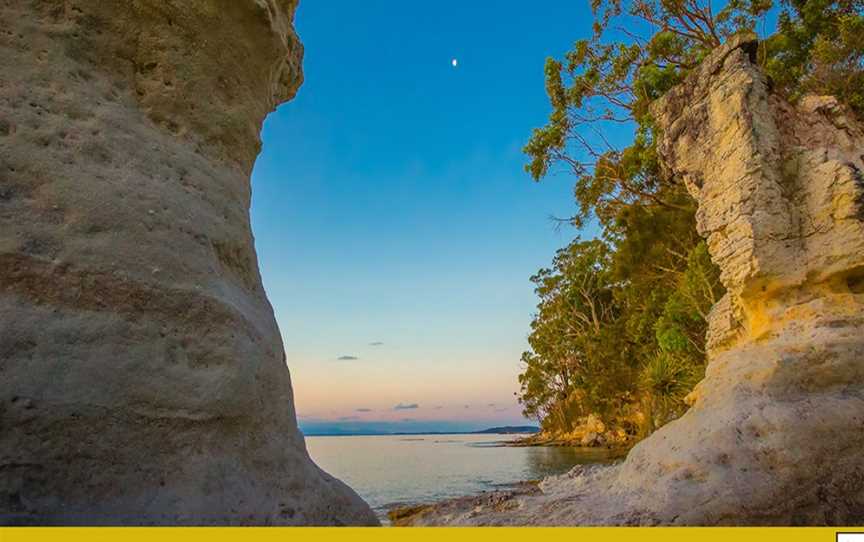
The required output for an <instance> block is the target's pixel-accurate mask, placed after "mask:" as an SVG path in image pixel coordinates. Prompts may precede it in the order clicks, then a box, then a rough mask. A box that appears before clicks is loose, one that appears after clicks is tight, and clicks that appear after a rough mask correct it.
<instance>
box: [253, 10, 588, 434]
mask: <svg viewBox="0 0 864 542" xmlns="http://www.w3.org/2000/svg"><path fill="white" fill-rule="evenodd" d="M590 24H591V17H590V12H589V10H588V7H587V2H584V3H583V2H579V1H572V0H560V1H546V2H542V3H539V4H534V5H532V6H531V8H530V9H526V4H525V2H524V1H511V0H507V1H495V2H493V1H491V0H490V1H482V2H480V1H478V2H464V1H455V0H453V1H448V0H444V1H438V2H434V3H431V4H430V3H428V2H425V3H420V2H398V1H395V0H387V1H383V0H378V1H375V0H367V1H363V2H354V1H340V2H337V1H329V2H327V1H321V0H306V1H304V2H301V5H300V8H299V10H298V13H297V18H296V26H297V30H298V33H299V34H300V37H301V39H302V40H303V43H304V44H305V47H306V56H305V60H304V69H305V77H306V81H305V83H304V85H303V87H302V88H301V89H300V92H299V94H298V96H297V98H296V99H295V100H294V101H292V102H290V103H288V104H284V105H282V106H281V107H280V108H279V110H278V111H277V112H275V113H273V114H272V115H270V117H269V118H268V119H267V121H266V123H265V126H264V132H263V140H264V149H263V153H262V155H261V157H260V158H259V160H258V162H257V165H256V167H255V171H254V174H253V205H252V219H253V228H254V233H255V238H256V247H257V250H258V254H259V258H260V263H261V271H262V274H263V278H264V285H265V287H266V289H267V293H268V295H269V297H270V300H271V302H272V304H273V307H274V309H275V311H276V317H277V320H278V322H279V325H280V328H281V330H282V335H283V338H284V342H285V350H286V354H287V358H288V365H289V368H290V369H291V373H292V378H293V381H294V391H295V397H296V405H297V411H298V416H299V418H300V421H301V426H302V427H304V428H306V429H307V430H308V429H309V428H311V427H323V426H324V425H327V424H330V425H331V426H334V427H335V426H341V427H343V428H344V427H346V426H350V427H355V428H358V427H372V426H373V425H374V426H375V427H382V424H381V423H380V422H386V423H385V425H386V424H390V425H387V427H395V428H398V429H399V430H414V429H417V430H438V429H440V430H445V429H472V428H479V427H482V426H487V425H491V424H505V423H506V424H512V423H524V422H525V420H524V419H523V418H522V417H521V415H520V408H519V406H518V404H517V402H516V398H515V397H514V392H515V391H516V390H517V389H518V384H517V381H516V376H517V374H518V373H519V371H520V364H519V357H520V354H521V352H522V351H523V350H525V349H526V348H527V342H526V337H527V333H528V329H529V322H530V319H531V315H532V313H533V312H534V309H535V304H536V299H535V297H534V294H533V288H532V284H531V283H530V281H529V277H530V276H531V275H532V274H533V273H534V272H536V271H537V270H538V269H539V268H540V267H543V266H546V265H548V264H549V262H550V261H551V259H552V257H553V255H554V252H555V250H556V249H558V248H559V247H562V246H564V245H565V244H567V243H568V242H569V241H570V239H572V238H573V236H575V234H576V232H575V231H574V230H572V229H568V228H564V229H562V230H560V231H557V230H556V227H555V224H554V223H553V222H552V221H551V220H550V215H556V216H568V215H569V214H571V213H572V210H573V199H572V195H571V190H572V182H573V181H572V179H571V178H568V177H567V176H564V175H562V176H558V177H552V178H549V179H547V180H545V181H544V182H543V183H540V184H537V183H534V182H532V181H531V179H530V178H529V177H528V175H527V174H526V173H524V171H523V169H522V168H523V165H524V163H525V157H524V155H523V154H522V153H521V148H522V146H523V145H524V143H525V142H526V141H527V139H528V137H529V135H530V133H531V129H532V128H534V127H537V126H541V125H542V124H544V123H545V120H546V117H547V114H548V110H549V109H548V103H547V98H546V95H545V92H544V88H543V64H544V60H545V58H546V57H547V56H550V55H552V56H560V55H561V54H562V53H564V52H565V51H567V50H568V49H569V48H570V46H571V45H572V43H573V42H574V41H575V40H576V39H578V38H581V37H585V36H588V33H589V32H590ZM453 58H457V59H458V61H459V64H458V67H456V68H453V67H452V66H451V59H453ZM340 358H343V359H340ZM355 358H356V359H355ZM397 405H401V406H400V407H397ZM364 424H365V425H364ZM376 424H377V425H376Z"/></svg>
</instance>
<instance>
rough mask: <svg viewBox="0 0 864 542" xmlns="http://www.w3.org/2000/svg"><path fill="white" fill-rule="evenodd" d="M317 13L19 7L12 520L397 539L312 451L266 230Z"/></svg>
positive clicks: (2, 389)
mask: <svg viewBox="0 0 864 542" xmlns="http://www.w3.org/2000/svg"><path fill="white" fill-rule="evenodd" d="M295 4H296V0H135V1H129V0H0V523H2V524H28V523H38V524H57V523H66V524H78V523H85V524H129V523H131V524H372V523H377V522H376V520H375V517H374V515H373V514H372V512H371V511H370V509H369V508H368V506H366V504H365V503H363V502H362V500H361V499H360V498H359V497H357V495H356V494H355V493H354V492H353V491H352V490H350V489H349V488H348V487H347V486H345V485H344V484H342V483H341V482H339V481H338V480H336V479H334V478H332V477H330V476H329V475H327V474H326V473H324V472H322V471H321V470H320V469H318V468H317V467H316V466H315V465H314V464H313V463H312V461H311V460H310V459H309V457H308V454H307V453H306V449H305V445H304V442H303V438H302V435H301V434H300V433H299V431H298V429H297V425H296V420H295V413H294V406H293V398H292V394H291V382H290V377H289V374H288V369H287V367H286V365H285V359H284V354H283V348H282V343H281V339H280V335H279V332H278V329H277V327H276V322H275V320H274V318H273V312H272V309H271V307H270V305H269V303H268V301H267V299H266V297H265V294H264V290H263V288H262V286H261V280H260V276H259V273H258V265H257V260H256V256H255V252H254V248H253V241H252V234H251V230H250V224H249V203H250V186H249V174H250V172H251V169H252V165H253V162H254V159H255V157H256V155H257V153H258V150H259V147H260V142H259V139H258V133H259V129H260V125H261V122H262V121H263V119H264V117H265V115H266V114H267V113H268V112H270V111H272V110H273V109H274V108H275V107H276V105H278V104H279V103H281V102H283V101H285V100H288V99H290V98H291V97H292V96H293V95H294V93H295V92H296V90H297V88H298V87H299V85H300V83H301V79H302V74H301V66H300V63H301V58H302V46H301V45H300V43H299V40H298V39H297V37H296V35H295V33H294V30H293V26H292V17H293V13H294V9H295V7H296V6H295Z"/></svg>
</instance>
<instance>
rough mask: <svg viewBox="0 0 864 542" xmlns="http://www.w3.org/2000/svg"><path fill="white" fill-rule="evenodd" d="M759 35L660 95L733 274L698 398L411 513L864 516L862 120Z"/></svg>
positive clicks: (667, 129)
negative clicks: (526, 484) (584, 451)
mask: <svg viewBox="0 0 864 542" xmlns="http://www.w3.org/2000/svg"><path fill="white" fill-rule="evenodd" d="M755 47H756V42H755V39H754V38H753V37H751V36H741V37H738V38H735V39H733V40H732V41H730V42H729V43H727V44H726V45H725V46H724V47H722V48H720V49H718V50H717V51H715V52H714V53H713V54H712V55H711V56H710V57H709V58H708V59H707V60H706V61H705V62H704V64H703V65H702V66H701V68H700V69H699V70H698V72H697V73H694V74H693V75H692V76H691V77H690V78H689V79H688V80H687V81H686V82H685V83H684V84H682V85H681V86H680V87H678V88H676V89H674V90H673V91H671V92H670V93H669V94H668V95H667V96H666V97H664V99H663V100H662V101H660V102H659V103H657V104H655V107H654V110H653V112H654V116H655V118H656V120H657V122H658V125H659V126H661V127H662V128H663V134H664V135H663V139H662V141H660V142H659V145H658V150H659V152H660V155H661V158H662V161H663V163H664V166H665V168H666V169H667V170H668V172H669V173H670V174H673V175H677V176H678V177H679V178H681V179H682V180H683V181H684V182H686V183H687V186H688V189H689V190H690V192H691V193H692V195H693V196H694V198H696V200H697V201H698V203H699V211H698V214H697V221H698V228H699V231H700V232H701V233H702V234H703V235H704V236H706V237H707V239H708V244H709V249H710V252H711V256H712V259H713V260H714V261H715V262H716V263H717V264H718V265H719V266H720V268H721V271H722V275H721V279H722V281H723V283H724V285H725V286H726V288H727V290H728V294H727V296H726V297H725V298H724V299H723V300H722V301H721V302H720V303H718V305H717V306H716V307H715V308H714V310H713V311H712V313H711V317H710V331H709V337H708V339H709V365H708V369H707V374H706V377H705V379H704V380H703V381H702V382H701V383H700V384H699V385H698V386H697V388H696V390H695V391H694V392H693V394H692V395H691V396H690V400H691V402H692V407H691V409H690V410H689V411H688V412H687V414H686V415H684V416H682V417H681V418H680V419H678V420H676V421H674V422H672V423H670V424H668V425H666V426H665V427H663V428H662V429H661V430H660V431H658V432H657V433H655V434H654V435H652V436H651V437H649V438H648V439H646V440H644V441H643V442H641V443H639V444H638V445H637V446H636V447H635V448H633V450H632V451H631V452H630V454H629V455H628V457H627V459H626V460H625V461H624V462H623V463H621V464H620V465H617V466H614V467H609V468H606V467H595V468H577V469H574V471H572V472H571V473H570V474H568V475H565V476H561V477H557V478H551V479H548V480H546V481H544V482H543V483H542V484H541V486H540V487H541V490H542V494H541V495H533V496H531V495H528V496H513V497H508V498H504V499H501V498H497V499H489V498H478V499H474V500H472V501H471V502H470V503H469V504H467V505H466V504H465V503H460V502H458V501H454V502H450V503H444V504H442V505H439V506H437V507H432V508H429V509H426V510H424V511H422V512H421V513H420V514H418V515H417V516H415V518H414V519H413V524H447V523H449V524H541V525H542V524H571V525H572V524H583V525H584V524H676V525H677V524H689V525H718V524H720V525H722V524H731V525H745V524H756V525H759V524H766V525H799V524H807V525H824V524H829V525H844V524H845V525H852V524H860V523H862V522H864V455H862V453H861V450H862V449H864V174H862V172H864V129H862V125H861V123H860V122H858V121H857V120H856V119H855V118H853V116H852V115H851V114H850V113H849V112H848V111H847V110H846V109H845V108H843V107H842V106H841V105H839V104H838V103H837V102H836V100H834V99H833V98H828V97H810V98H806V99H804V100H802V101H801V103H800V104H797V105H795V106H793V105H790V104H788V103H786V102H784V101H783V100H781V99H779V98H778V97H776V96H774V95H772V94H771V92H770V88H769V82H768V81H767V80H766V78H765V76H764V75H763V74H762V73H761V71H760V70H759V69H758V67H757V66H756V65H755V64H754V63H753V60H752V57H753V56H754V53H755ZM490 501H491V502H490Z"/></svg>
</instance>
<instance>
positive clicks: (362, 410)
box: [354, 408, 373, 412]
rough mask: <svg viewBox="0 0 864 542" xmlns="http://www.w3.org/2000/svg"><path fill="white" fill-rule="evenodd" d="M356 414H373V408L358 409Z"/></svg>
mask: <svg viewBox="0 0 864 542" xmlns="http://www.w3.org/2000/svg"><path fill="white" fill-rule="evenodd" d="M354 412H373V410H372V409H371V408H358V409H357V410H355V411H354Z"/></svg>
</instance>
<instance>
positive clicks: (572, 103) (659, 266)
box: [519, 0, 864, 445]
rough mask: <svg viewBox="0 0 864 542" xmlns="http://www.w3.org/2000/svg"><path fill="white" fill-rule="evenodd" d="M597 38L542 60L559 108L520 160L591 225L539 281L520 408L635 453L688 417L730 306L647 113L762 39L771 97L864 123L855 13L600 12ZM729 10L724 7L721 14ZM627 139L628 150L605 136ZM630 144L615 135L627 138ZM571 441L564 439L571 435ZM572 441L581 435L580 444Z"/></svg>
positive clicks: (677, 0)
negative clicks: (836, 110)
mask: <svg viewBox="0 0 864 542" xmlns="http://www.w3.org/2000/svg"><path fill="white" fill-rule="evenodd" d="M592 8H593V10H594V15H595V24H594V32H593V35H592V36H591V37H590V38H587V39H583V40H580V41H578V42H576V43H575V45H574V47H573V49H572V50H571V51H569V52H568V53H567V54H566V55H565V56H564V58H562V59H548V60H547V62H546V67H545V77H546V91H547V94H548V96H549V101H550V104H551V107H552V111H551V114H550V117H549V121H548V123H547V124H546V125H545V126H543V127H541V128H538V129H536V130H535V131H534V133H533V135H532V136H531V139H530V140H529V142H528V144H527V145H526V147H525V152H526V154H527V155H528V157H529V160H530V161H529V163H528V164H527V166H526V170H527V171H528V172H529V173H530V174H531V176H532V177H533V178H534V179H535V180H537V181H539V180H541V179H543V178H544V177H547V176H548V175H550V174H552V173H560V172H562V171H563V172H564V173H565V174H567V175H572V176H573V177H574V178H575V187H574V197H575V203H576V209H575V213H574V215H573V216H572V217H570V218H569V219H566V220H565V222H568V223H569V224H571V225H572V226H575V227H577V228H596V229H597V230H598V231H599V234H598V235H597V236H596V237H594V238H590V239H588V238H577V239H576V240H574V241H573V242H572V243H571V244H569V245H568V246H567V247H565V248H563V249H561V250H559V251H558V253H557V254H556V255H555V258H554V260H553V262H552V265H551V266H550V267H549V268H546V269H541V270H540V271H539V272H538V273H537V274H535V275H534V276H533V277H531V280H532V282H533V283H534V285H535V289H536V293H537V296H538V298H539V303H538V306H537V312H536V314H535V316H534V319H533V321H532V323H531V332H530V336H529V346H530V349H529V350H528V351H526V352H525V353H524V354H523V355H522V362H523V364H524V367H523V371H522V373H521V375H520V376H519V382H520V392H519V399H520V402H521V404H522V406H523V412H524V414H525V415H526V416H527V417H529V418H532V419H536V420H538V421H539V422H540V423H541V427H542V429H543V435H544V438H550V437H551V438H567V436H568V435H569V436H571V438H575V440H577V441H579V442H581V443H582V444H585V445H598V444H604V443H622V444H624V443H627V444H629V443H632V442H634V441H635V440H638V439H639V438H642V437H644V436H646V435H648V434H650V433H651V432H653V431H654V430H655V429H657V428H658V427H659V426H662V425H663V424H665V423H667V422H668V421H670V420H672V419H675V418H676V417H678V416H680V415H681V414H682V413H683V412H684V411H685V410H686V409H687V401H686V398H687V395H688V393H689V392H690V391H691V390H692V388H693V386H694V385H695V384H696V383H697V382H698V381H699V380H701V378H702V377H703V375H704V371H705V362H706V349H705V332H706V328H707V316H708V312H709V311H710V310H711V307H712V306H713V305H714V304H715V303H716V302H717V301H718V300H719V299H720V298H721V297H722V295H723V293H724V288H723V285H722V284H721V282H720V279H719V271H718V269H717V267H716V266H715V265H714V264H713V263H712V262H711V259H710V257H709V254H708V249H707V245H706V243H705V241H704V240H702V239H701V237H700V236H699V235H698V233H697V232H696V228H695V212H696V207H695V203H694V202H693V200H692V198H691V197H690V195H689V194H688V192H687V188H686V187H685V185H684V183H683V181H682V179H678V178H676V177H674V176H671V175H668V174H667V173H666V172H664V171H662V170H661V168H660V166H659V161H658V158H657V153H656V148H655V142H656V141H657V139H658V132H657V130H656V128H655V126H654V122H653V119H652V117H651V113H650V109H649V106H650V104H651V103H652V102H653V101H654V100H656V99H657V98H659V97H660V96H662V95H663V94H664V93H665V92H667V91H668V90H669V89H671V88H672V87H673V86H675V85H677V84H678V83H680V82H682V81H683V80H684V78H685V77H686V76H687V75H688V74H689V73H691V72H692V71H693V70H695V69H696V68H697V67H698V66H699V64H700V62H701V60H702V59H703V58H705V56H706V55H707V54H708V53H709V52H711V51H712V50H713V49H714V48H716V47H718V46H720V45H721V43H723V42H724V41H725V40H726V39H728V38H729V37H731V36H733V35H735V34H736V33H739V32H747V31H749V32H752V31H760V32H761V33H763V34H765V33H766V32H765V26H766V25H767V24H768V21H769V20H771V21H773V20H775V19H776V29H775V30H774V32H773V33H771V34H770V35H767V36H766V37H765V39H763V40H762V41H761V42H760V45H759V49H758V51H756V52H755V54H756V60H757V62H759V64H760V65H761V66H762V68H763V69H764V71H765V73H767V74H768V76H769V78H770V80H771V82H772V85H773V89H774V91H775V92H777V93H779V94H780V95H782V96H784V97H785V98H787V99H789V100H790V101H793V102H794V101H795V100H797V99H799V98H800V97H802V96H803V95H805V94H831V95H834V96H836V97H838V98H839V99H840V100H842V101H843V102H845V103H846V104H847V105H848V106H849V107H850V108H851V109H852V110H853V111H854V112H856V113H858V114H859V115H860V114H861V113H864V15H862V12H864V2H862V1H861V0H839V1H838V0H835V1H832V0H784V1H783V2H781V3H780V4H776V5H775V3H774V2H772V0H729V1H728V2H726V3H725V5H722V6H718V4H717V3H716V2H715V3H711V2H706V1H703V0H634V1H631V2H626V1H622V0H610V1H603V0H593V1H592ZM718 8H720V9H718ZM623 130H629V132H628V133H630V134H632V137H630V139H629V145H626V146H624V147H620V146H616V145H614V144H613V143H612V140H613V139H615V138H614V137H611V134H616V133H619V134H620V133H621V131H623ZM619 139H620V138H619ZM562 436H563V437H562ZM574 436H575V437H574Z"/></svg>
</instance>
